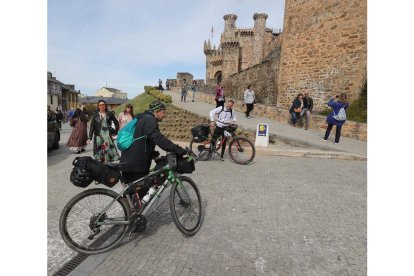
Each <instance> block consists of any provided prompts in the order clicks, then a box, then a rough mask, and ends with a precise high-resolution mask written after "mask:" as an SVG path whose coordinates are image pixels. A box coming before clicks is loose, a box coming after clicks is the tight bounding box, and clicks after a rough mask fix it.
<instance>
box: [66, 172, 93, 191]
mask: <svg viewBox="0 0 414 276" xmlns="http://www.w3.org/2000/svg"><path fill="white" fill-rule="evenodd" d="M70 182H72V183H73V185H75V186H77V187H81V188H85V187H87V186H88V185H89V184H91V183H92V178H91V176H90V174H89V173H88V172H87V171H85V170H82V169H80V168H78V167H74V168H73V169H72V172H71V173H70Z"/></svg>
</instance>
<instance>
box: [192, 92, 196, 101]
mask: <svg viewBox="0 0 414 276" xmlns="http://www.w3.org/2000/svg"><path fill="white" fill-rule="evenodd" d="M195 93H196V90H195V89H193V102H194V100H195Z"/></svg>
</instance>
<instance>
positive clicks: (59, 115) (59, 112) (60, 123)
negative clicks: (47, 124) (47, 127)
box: [56, 107, 63, 130]
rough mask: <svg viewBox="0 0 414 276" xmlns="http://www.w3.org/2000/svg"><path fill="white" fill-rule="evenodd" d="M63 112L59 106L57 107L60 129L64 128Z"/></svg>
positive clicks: (57, 119)
mask: <svg viewBox="0 0 414 276" xmlns="http://www.w3.org/2000/svg"><path fill="white" fill-rule="evenodd" d="M62 120H63V113H62V111H60V109H59V107H57V108H56V122H57V125H58V127H59V129H60V130H62Z"/></svg>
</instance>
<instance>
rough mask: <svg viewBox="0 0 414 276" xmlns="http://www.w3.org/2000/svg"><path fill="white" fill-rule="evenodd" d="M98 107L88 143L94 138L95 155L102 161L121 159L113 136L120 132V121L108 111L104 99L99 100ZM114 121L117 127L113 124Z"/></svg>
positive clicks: (92, 119) (92, 120) (93, 117)
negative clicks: (112, 125) (113, 127)
mask: <svg viewBox="0 0 414 276" xmlns="http://www.w3.org/2000/svg"><path fill="white" fill-rule="evenodd" d="M97 106H98V109H97V111H95V113H94V114H93V115H92V118H91V126H90V128H89V139H88V141H87V142H88V143H91V140H92V138H93V156H94V158H95V159H96V160H98V161H99V162H102V163H108V162H113V161H117V160H119V153H118V150H117V149H116V147H115V144H114V141H113V138H112V136H113V135H116V134H117V133H118V129H119V123H118V120H117V119H116V117H115V115H114V114H113V113H112V112H109V111H108V108H107V106H106V102H105V101H104V100H99V101H98V105H97ZM112 123H114V125H115V129H112V127H111V124H112Z"/></svg>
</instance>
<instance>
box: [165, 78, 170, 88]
mask: <svg viewBox="0 0 414 276" xmlns="http://www.w3.org/2000/svg"><path fill="white" fill-rule="evenodd" d="M165 87H166V88H167V90H170V82H169V81H168V80H167V81H166V82H165Z"/></svg>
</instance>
